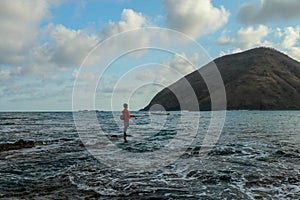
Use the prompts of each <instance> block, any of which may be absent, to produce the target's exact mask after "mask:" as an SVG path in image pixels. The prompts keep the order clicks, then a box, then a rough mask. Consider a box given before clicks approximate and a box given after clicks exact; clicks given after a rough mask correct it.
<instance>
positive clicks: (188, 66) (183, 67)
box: [164, 53, 199, 75]
mask: <svg viewBox="0 0 300 200" xmlns="http://www.w3.org/2000/svg"><path fill="white" fill-rule="evenodd" d="M198 62H199V55H198V54H195V55H194V56H192V57H190V58H188V57H187V56H186V55H185V53H182V54H175V55H174V56H173V57H172V58H171V59H170V60H168V61H165V62H164V65H167V66H169V67H170V68H172V69H175V70H176V71H177V72H179V73H181V74H183V75H186V74H188V73H191V72H193V71H195V70H196V66H197V63H198ZM192 64H193V65H195V66H193V65H192Z"/></svg>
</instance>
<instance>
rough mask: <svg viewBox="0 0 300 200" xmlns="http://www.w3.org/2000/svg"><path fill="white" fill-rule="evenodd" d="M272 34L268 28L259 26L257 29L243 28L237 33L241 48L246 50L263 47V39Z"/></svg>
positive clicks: (251, 27)
mask: <svg viewBox="0 0 300 200" xmlns="http://www.w3.org/2000/svg"><path fill="white" fill-rule="evenodd" d="M269 33H270V29H269V28H268V27H267V26H263V25H259V26H258V27H257V28H255V27H253V26H249V27H246V28H241V29H240V30H239V31H238V32H237V40H238V43H239V44H240V46H241V47H242V48H244V49H247V48H252V47H255V46H259V45H262V44H263V42H262V40H263V38H264V37H266V36H267V35H268V34H269Z"/></svg>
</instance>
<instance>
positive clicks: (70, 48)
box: [39, 24, 99, 68]
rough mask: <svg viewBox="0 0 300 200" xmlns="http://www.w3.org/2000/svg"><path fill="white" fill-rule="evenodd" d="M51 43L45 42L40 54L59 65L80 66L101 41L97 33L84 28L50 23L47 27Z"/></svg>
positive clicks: (67, 66)
mask: <svg viewBox="0 0 300 200" xmlns="http://www.w3.org/2000/svg"><path fill="white" fill-rule="evenodd" d="M45 31H46V33H47V35H49V40H50V42H51V43H45V44H44V45H43V46H42V47H41V49H40V52H42V53H41V54H40V55H39V56H41V59H43V58H46V59H45V61H49V62H51V63H54V64H55V65H57V66H58V67H62V68H69V67H72V66H79V65H80V64H81V63H82V61H83V60H84V58H85V57H86V56H87V54H88V53H89V51H91V49H92V48H93V47H94V46H95V45H96V44H97V43H98V42H99V39H98V37H97V36H95V35H88V34H87V32H86V31H84V30H73V29H68V28H66V27H65V26H63V25H53V24H50V25H48V26H47V27H46V29H45Z"/></svg>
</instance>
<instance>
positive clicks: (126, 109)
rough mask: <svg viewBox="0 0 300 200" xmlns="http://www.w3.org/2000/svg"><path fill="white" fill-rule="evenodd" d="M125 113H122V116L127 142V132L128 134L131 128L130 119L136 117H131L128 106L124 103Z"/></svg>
mask: <svg viewBox="0 0 300 200" xmlns="http://www.w3.org/2000/svg"><path fill="white" fill-rule="evenodd" d="M123 107H124V109H123V111H122V116H123V120H124V142H127V139H126V136H127V135H126V132H127V128H128V127H129V119H130V117H135V116H134V115H131V114H130V113H129V111H128V104H127V103H124V104H123Z"/></svg>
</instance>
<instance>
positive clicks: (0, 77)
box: [0, 69, 11, 82]
mask: <svg viewBox="0 0 300 200" xmlns="http://www.w3.org/2000/svg"><path fill="white" fill-rule="evenodd" d="M10 78H11V73H10V71H9V70H2V69H0V82H3V81H7V80H9V79H10Z"/></svg>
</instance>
